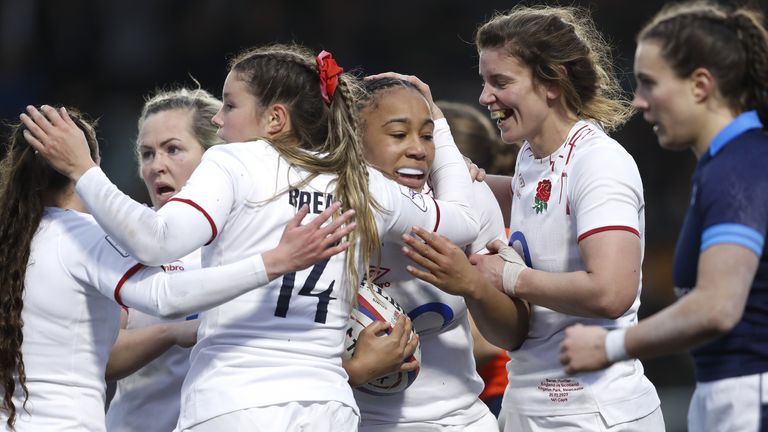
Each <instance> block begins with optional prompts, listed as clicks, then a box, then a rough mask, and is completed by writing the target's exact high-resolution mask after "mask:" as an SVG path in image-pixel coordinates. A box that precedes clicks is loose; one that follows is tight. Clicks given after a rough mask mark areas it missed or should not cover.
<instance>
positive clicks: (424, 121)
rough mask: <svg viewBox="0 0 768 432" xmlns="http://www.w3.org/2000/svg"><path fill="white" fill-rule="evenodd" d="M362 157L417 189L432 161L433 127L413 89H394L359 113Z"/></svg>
mask: <svg viewBox="0 0 768 432" xmlns="http://www.w3.org/2000/svg"><path fill="white" fill-rule="evenodd" d="M361 115H362V119H363V124H364V131H363V146H364V149H365V158H366V160H367V161H368V163H370V164H371V165H373V166H374V167H376V168H377V169H379V170H380V171H382V172H383V173H385V174H387V175H388V176H390V177H392V178H393V179H395V181H397V182H398V183H400V184H402V185H403V186H407V187H409V188H411V189H414V190H421V189H422V188H423V187H424V184H425V183H426V181H427V176H428V174H429V169H430V168H431V166H432V162H433V161H434V159H435V143H434V142H433V141H432V133H433V132H434V127H435V124H434V122H433V121H432V115H431V112H430V110H429V104H428V103H427V101H426V100H425V99H424V97H423V96H422V95H421V94H419V93H418V92H417V91H416V90H413V89H410V88H405V87H394V88H392V89H389V90H384V91H382V92H381V93H379V94H377V95H376V96H375V101H374V102H372V103H371V104H370V105H369V106H367V107H366V108H365V109H363V110H362V113H361Z"/></svg>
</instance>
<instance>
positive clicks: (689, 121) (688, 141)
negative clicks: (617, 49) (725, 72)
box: [632, 40, 700, 150]
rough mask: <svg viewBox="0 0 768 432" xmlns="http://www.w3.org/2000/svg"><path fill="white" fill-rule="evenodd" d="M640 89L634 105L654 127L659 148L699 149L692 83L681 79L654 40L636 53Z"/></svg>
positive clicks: (636, 75) (638, 88) (636, 92)
mask: <svg viewBox="0 0 768 432" xmlns="http://www.w3.org/2000/svg"><path fill="white" fill-rule="evenodd" d="M635 80H636V82H637V88H636V89H635V97H634V99H633V101H632V104H633V105H634V106H635V108H637V109H638V110H640V111H642V113H643V118H644V119H645V121H647V122H648V123H650V124H651V126H653V131H654V133H656V137H657V138H658V140H659V145H661V147H663V148H665V149H667V150H686V149H688V148H691V147H692V146H694V145H695V143H696V141H697V137H698V134H699V132H700V128H699V126H698V123H697V122H696V121H695V119H696V118H697V116H698V110H699V109H700V105H699V104H697V103H696V101H695V98H694V95H693V92H692V91H691V90H692V86H691V83H690V80H689V79H688V78H680V77H679V76H678V75H677V74H676V73H675V72H674V70H672V68H671V67H670V65H669V64H668V63H667V62H666V61H665V60H664V58H663V57H662V54H661V45H660V44H659V43H658V42H656V41H653V40H643V41H641V42H639V43H638V45H637V50H636V51H635Z"/></svg>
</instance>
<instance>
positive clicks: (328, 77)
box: [315, 50, 344, 105]
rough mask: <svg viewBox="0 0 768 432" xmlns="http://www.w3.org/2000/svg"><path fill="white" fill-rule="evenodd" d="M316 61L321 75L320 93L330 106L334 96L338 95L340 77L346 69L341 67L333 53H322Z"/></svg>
mask: <svg viewBox="0 0 768 432" xmlns="http://www.w3.org/2000/svg"><path fill="white" fill-rule="evenodd" d="M315 60H316V61H317V68H318V72H319V73H320V93H321V94H322V95H323V100H324V101H325V103H326V104H328V105H330V104H331V100H332V99H333V94H334V93H336V87H337V86H338V85H339V75H340V74H341V73H342V72H344V69H342V68H341V67H339V65H337V64H336V60H334V59H333V56H332V55H331V53H329V52H328V51H325V50H323V51H321V52H320V54H318V55H317V58H316V59H315Z"/></svg>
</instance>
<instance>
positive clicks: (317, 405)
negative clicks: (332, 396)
mask: <svg viewBox="0 0 768 432" xmlns="http://www.w3.org/2000/svg"><path fill="white" fill-rule="evenodd" d="M359 423H360V417H358V415H357V414H356V413H355V410H354V409H353V408H352V407H350V406H347V405H344V404H342V403H341V402H336V401H323V402H312V401H307V402H288V403H284V404H278V405H269V406H265V407H257V408H248V409H244V410H238V411H234V412H231V413H227V414H223V415H220V416H218V417H214V418H212V419H210V420H207V421H204V422H202V423H200V424H197V425H195V426H192V427H191V428H189V429H185V430H184V432H222V431H227V432H230V431H231V432H236V431H248V432H275V431H291V432H357V426H358V424H359Z"/></svg>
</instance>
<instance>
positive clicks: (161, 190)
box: [155, 185, 176, 198]
mask: <svg viewBox="0 0 768 432" xmlns="http://www.w3.org/2000/svg"><path fill="white" fill-rule="evenodd" d="M175 193H176V189H174V188H172V187H171V186H168V185H161V186H158V187H156V188H155V194H156V195H157V196H159V197H163V198H166V197H170V196H172V195H174V194H175Z"/></svg>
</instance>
